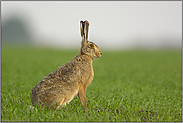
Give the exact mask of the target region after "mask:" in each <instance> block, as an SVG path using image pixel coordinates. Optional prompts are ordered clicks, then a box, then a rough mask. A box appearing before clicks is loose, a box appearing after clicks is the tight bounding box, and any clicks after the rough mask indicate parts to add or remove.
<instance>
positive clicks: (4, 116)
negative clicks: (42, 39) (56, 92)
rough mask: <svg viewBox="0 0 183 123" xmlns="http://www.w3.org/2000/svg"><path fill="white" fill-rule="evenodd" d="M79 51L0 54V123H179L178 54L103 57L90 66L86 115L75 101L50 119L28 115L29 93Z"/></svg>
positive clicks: (39, 113) (5, 50)
mask: <svg viewBox="0 0 183 123" xmlns="http://www.w3.org/2000/svg"><path fill="white" fill-rule="evenodd" d="M78 52H79V50H72V51H68V50H58V49H49V48H35V47H10V46H2V48H1V121H2V122H20V121H28V122H34V121H44V122H55V121H59V122H62V121H66V122H73V121H75V122H113V121H116V122H134V121H136V122H140V121H141V122H142V121H147V122H182V62H181V61H182V54H181V50H157V51H149V50H130V51H105V50H104V51H103V55H102V57H101V58H99V59H95V60H94V61H93V68H94V74H95V76H94V79H93V81H92V83H91V84H90V85H89V86H88V88H87V93H86V95H87V100H88V101H87V103H88V110H84V109H83V108H82V105H81V104H80V102H79V99H78V97H77V96H76V97H75V98H74V99H73V100H72V101H71V102H70V104H69V105H67V106H66V107H65V108H61V109H60V110H57V111H56V112H55V113H53V112H52V111H51V110H45V109H43V110H40V109H33V110H32V109H31V108H30V105H31V100H30V96H31V89H32V88H33V87H34V86H35V85H36V84H37V83H38V82H39V81H40V80H41V79H42V78H43V77H45V76H47V75H48V74H49V73H50V72H53V71H54V70H56V69H57V67H58V66H61V65H63V64H65V63H66V62H67V61H70V60H71V59H72V58H73V57H74V56H76V55H77V54H78Z"/></svg>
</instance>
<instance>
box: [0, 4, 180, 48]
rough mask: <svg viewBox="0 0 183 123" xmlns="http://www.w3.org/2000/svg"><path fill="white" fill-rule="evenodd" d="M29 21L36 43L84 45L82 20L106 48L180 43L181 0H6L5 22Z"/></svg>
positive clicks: (91, 37)
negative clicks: (87, 23)
mask: <svg viewBox="0 0 183 123" xmlns="http://www.w3.org/2000/svg"><path fill="white" fill-rule="evenodd" d="M14 16H16V17H19V18H21V19H22V20H24V21H25V23H26V26H27V28H28V29H29V30H30V35H31V37H32V40H33V42H34V43H35V44H41V45H50V46H57V47H73V46H75V47H78V46H80V42H81V37H80V20H88V21H89V23H90V26H89V40H90V41H92V42H94V43H96V44H97V45H98V46H99V47H104V48H122V49H125V48H128V47H136V46H137V47H138V46H139V47H148V48H149V47H154V48H157V47H163V46H176V47H180V46H181V42H182V1H82V2H80V1H2V2H1V17H2V22H5V21H6V20H8V19H10V18H12V17H14Z"/></svg>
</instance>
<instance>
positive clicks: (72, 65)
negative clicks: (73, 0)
mask: <svg viewBox="0 0 183 123" xmlns="http://www.w3.org/2000/svg"><path fill="white" fill-rule="evenodd" d="M88 29H89V22H88V21H87V20H86V21H84V22H83V21H80V30H81V37H82V42H81V49H80V52H79V54H78V55H77V56H75V57H74V58H73V59H72V60H71V61H69V62H67V63H66V64H65V65H63V66H61V67H58V68H57V70H56V71H54V72H52V73H50V74H48V75H47V76H46V77H44V78H43V79H42V80H41V81H40V82H39V83H38V84H37V85H36V86H35V87H33V88H32V95H31V101H32V104H33V105H34V106H40V105H41V106H46V107H47V108H49V107H51V108H52V109H53V110H56V109H57V108H59V107H60V105H61V106H62V107H63V106H66V103H68V104H69V102H70V101H71V100H72V99H73V98H74V96H76V95H78V97H79V100H80V102H81V104H82V106H83V107H84V108H87V99H86V88H87V86H88V85H89V84H90V83H91V82H92V80H93V77H94V72H93V67H92V61H93V60H94V58H99V57H100V56H101V55H102V51H101V50H100V48H99V47H98V46H97V45H96V44H94V43H93V42H90V41H88Z"/></svg>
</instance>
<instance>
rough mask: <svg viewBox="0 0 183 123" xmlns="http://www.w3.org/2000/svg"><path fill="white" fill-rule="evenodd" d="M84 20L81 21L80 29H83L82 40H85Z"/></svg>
mask: <svg viewBox="0 0 183 123" xmlns="http://www.w3.org/2000/svg"><path fill="white" fill-rule="evenodd" d="M84 26H85V25H84V22H83V21H80V30H81V37H82V40H84Z"/></svg>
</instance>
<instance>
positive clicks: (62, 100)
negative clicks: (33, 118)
mask: <svg viewBox="0 0 183 123" xmlns="http://www.w3.org/2000/svg"><path fill="white" fill-rule="evenodd" d="M64 100H65V98H62V99H61V100H60V102H59V103H56V108H54V109H53V110H57V109H58V108H60V105H61V106H62V105H63V102H64Z"/></svg>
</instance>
